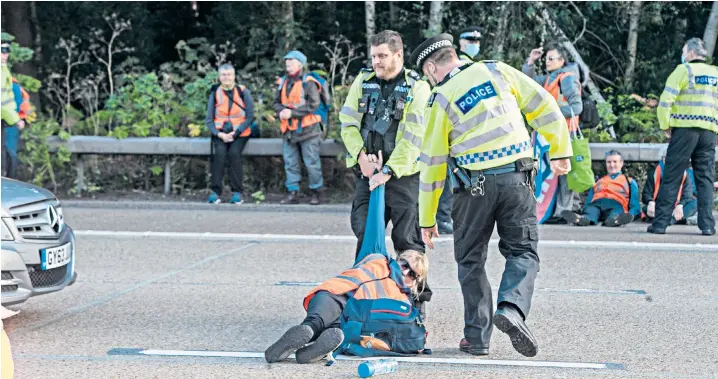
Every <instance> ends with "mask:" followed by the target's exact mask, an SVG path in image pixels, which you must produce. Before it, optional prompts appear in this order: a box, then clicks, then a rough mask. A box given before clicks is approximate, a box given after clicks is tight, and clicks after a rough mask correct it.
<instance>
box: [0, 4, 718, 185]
mask: <svg viewBox="0 0 718 379" xmlns="http://www.w3.org/2000/svg"><path fill="white" fill-rule="evenodd" d="M717 24H718V7H717V6H716V5H715V4H714V3H713V2H695V1H690V2H599V1H594V2H549V3H541V2H449V1H434V2H429V1H424V2H418V1H412V2H399V1H385V2H374V1H366V2H226V3H225V2H195V1H186V2H34V1H31V2H27V1H26V2H3V3H2V25H3V32H6V33H9V34H11V35H13V36H14V37H15V39H16V42H17V44H18V47H19V46H22V47H26V48H28V49H29V50H21V49H16V51H15V52H13V59H12V61H13V67H12V69H13V72H15V73H19V74H24V75H27V76H21V82H23V83H24V84H26V86H27V87H28V88H30V89H31V90H33V91H34V92H35V93H34V95H33V101H34V103H35V105H38V106H39V110H40V112H39V113H40V117H39V119H38V121H37V122H36V123H35V124H34V125H32V126H31V128H32V130H35V129H37V130H36V131H35V133H34V135H33V134H31V133H25V134H26V135H28V136H27V137H25V138H26V140H25V143H26V145H25V146H26V152H25V154H24V158H23V159H24V160H25V162H26V168H27V172H26V175H27V176H28V178H27V179H34V180H35V181H38V182H43V183H47V182H48V181H52V182H53V183H55V184H58V182H59V185H60V186H62V187H67V188H70V187H71V186H70V185H67V184H68V183H67V182H68V181H71V180H72V179H71V178H72V175H71V172H70V171H68V170H67V169H66V167H64V166H66V165H63V164H64V162H67V160H68V159H70V158H69V157H68V156H63V155H62V154H60V156H59V157H57V156H55V155H51V154H47V152H46V151H45V150H43V146H42V145H43V140H44V138H45V137H46V136H47V135H50V134H58V135H63V136H65V137H66V136H67V134H88V135H111V136H115V137H117V138H123V137H127V136H163V137H164V136H166V137H169V136H199V135H206V131H205V129H204V125H203V122H202V121H203V113H204V108H205V105H206V96H207V93H208V89H209V87H210V85H211V84H212V83H213V82H214V81H215V80H216V73H215V68H216V67H217V65H219V64H220V63H224V62H231V63H233V64H234V65H235V67H237V69H238V73H239V74H240V77H241V80H242V81H243V82H244V83H246V84H247V85H248V86H249V88H250V89H251V90H252V91H253V92H254V93H255V98H256V99H258V102H259V104H258V105H259V114H260V115H261V117H260V124H261V127H262V129H263V134H264V135H266V136H274V135H277V131H276V130H277V129H278V128H277V121H276V120H275V119H274V115H273V114H272V112H271V111H270V110H269V107H270V105H271V102H272V101H273V96H274V94H273V91H274V83H275V80H276V77H277V76H279V75H281V74H282V67H283V65H282V61H281V57H282V55H283V54H284V53H285V52H286V51H287V50H289V49H300V50H302V51H303V52H304V53H305V54H306V55H307V56H308V57H309V60H310V62H311V63H310V68H311V69H318V70H322V71H324V72H326V73H327V74H328V76H329V77H330V80H331V81H332V82H333V85H334V88H333V89H334V103H335V105H337V107H335V108H337V109H338V108H341V103H342V101H343V94H344V91H345V90H346V87H347V86H348V85H349V84H350V83H351V80H352V79H353V75H355V73H356V72H357V71H358V69H359V68H361V67H364V66H366V65H367V61H366V55H367V50H368V47H367V40H368V38H369V37H370V36H371V34H372V33H376V32H378V31H381V30H384V29H393V30H397V31H399V32H400V33H402V35H403V37H404V42H405V49H406V53H407V54H408V53H410V52H411V51H412V50H413V48H414V47H415V46H417V45H418V44H419V43H420V42H421V41H422V40H423V38H425V37H426V36H430V35H433V34H435V33H436V32H438V31H445V32H449V33H452V34H454V35H455V36H456V34H457V31H458V30H460V29H461V28H463V27H465V26H468V25H480V26H482V27H483V28H484V37H483V39H482V42H481V53H480V55H481V57H482V58H484V59H501V60H504V61H506V62H507V63H509V64H511V65H513V66H514V67H517V68H520V66H521V64H522V63H523V62H524V61H525V59H526V57H527V55H528V53H529V51H530V50H531V49H532V48H534V47H538V46H541V45H544V44H546V43H548V42H549V41H552V40H556V39H561V38H563V39H562V40H563V42H565V43H566V44H567V46H568V47H570V49H569V50H571V51H572V52H574V54H575V56H574V57H573V58H574V59H575V60H577V61H579V62H581V64H582V66H584V68H585V69H588V70H590V75H588V76H587V77H586V78H584V85H585V86H586V88H585V90H586V91H589V92H591V93H592V94H593V95H594V98H596V99H597V100H599V102H603V100H604V99H605V101H606V103H605V104H604V105H602V107H601V113H602V116H603V119H604V124H603V128H602V129H601V130H599V131H593V132H591V133H590V136H591V138H592V140H595V141H598V140H601V141H607V140H610V139H612V137H611V136H609V133H607V131H608V130H609V128H611V127H613V130H615V136H616V139H617V140H618V141H622V142H653V141H655V142H661V141H662V140H663V136H662V133H660V132H658V130H657V125H656V123H655V112H654V111H653V109H651V108H648V107H643V105H642V104H640V103H639V102H637V101H636V100H635V99H633V98H631V97H629V95H630V94H638V95H640V96H642V97H646V98H651V97H652V96H653V97H655V96H658V95H660V92H661V90H662V88H663V84H664V82H665V79H666V78H667V76H668V75H669V74H670V72H671V71H672V70H673V69H674V68H675V66H676V65H677V64H679V63H680V55H681V51H680V50H681V47H682V45H683V43H684V42H685V41H686V40H687V39H689V38H691V37H702V38H704V40H705V41H706V44H707V46H708V48H709V50H710V51H711V53H712V54H713V55H714V56H715V51H714V46H715V39H716V34H717V33H718V26H717ZM456 42H457V43H458V40H457V41H456ZM32 78H35V79H37V80H39V82H38V81H34V80H33V79H32ZM40 129H41V130H40ZM336 134H338V133H337V128H336V127H333V128H331V130H330V136H336ZM32 149H34V150H33V151H30V150H32ZM113 159H129V158H113ZM135 160H136V159H135ZM113 162H114V161H113ZM133 162H134V161H133ZM155 163H156V162H153V161H152V159H150V158H148V159H147V160H146V161H143V162H141V163H137V162H134V164H135V166H136V167H135V166H133V167H135V168H136V173H132V172H131V171H132V170H126V171H128V172H126V173H123V174H122V175H120V177H121V178H120V179H117V177H116V176H113V177H112V178H113V179H112V180H109V179H107V178H104V176H103V175H107V174H106V173H107V172H112V170H108V169H106V167H105V166H102V167H100V166H101V165H102V164H101V163H97V165H98V166H96V170H95V171H96V172H95V173H94V178H95V180H96V182H97V183H98V186H97V188H98V189H101V188H106V187H108V186H113V185H116V186H119V187H122V186H124V187H127V186H131V187H133V188H134V187H137V185H138V183H140V184H143V185H144V186H145V187H146V188H149V187H151V186H152V181H154V180H157V181H159V180H160V179H159V174H161V170H162V168H161V165H157V164H155ZM275 163H276V162H275ZM176 164H185V165H186V166H187V167H184V168H185V170H184V171H185V172H186V173H187V174H186V175H185V176H180V177H178V178H177V179H176V181H177V183H176V184H177V188H178V190H182V189H189V188H205V187H206V183H205V180H206V178H205V176H206V173H205V169H204V168H203V167H204V166H203V165H204V164H205V162H204V161H201V162H198V161H196V160H195V161H194V162H192V161H191V160H189V159H186V160H183V159H179V158H178V160H177V162H176ZM266 164H267V167H270V166H271V165H272V162H268V163H266ZM260 166H261V164H260ZM147 167H149V168H150V170H147ZM279 167H280V168H281V165H279ZM101 168H102V169H101ZM264 168H265V169H266V167H264ZM126 169H127V167H126ZM331 169H332V170H339V165H336V167H334V168H331ZM147 171H149V172H151V173H152V175H155V176H157V177H153V176H152V175H150V177H149V178H148V177H147V175H145V172H147ZM250 175H251V173H250ZM273 175H274V177H265V178H259V177H258V178H254V179H250V182H252V181H253V180H254V182H252V183H251V185H254V186H255V188H261V189H265V188H273V187H275V186H279V187H281V177H282V175H283V173H282V172H281V170H275V171H274V172H273ZM340 177H341V175H340ZM63 178H68V179H63ZM103 178H104V179H103ZM334 184H335V185H337V186H342V185H343V181H342V180H339V181H338V182H337V183H334Z"/></svg>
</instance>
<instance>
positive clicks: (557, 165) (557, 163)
mask: <svg viewBox="0 0 718 379" xmlns="http://www.w3.org/2000/svg"><path fill="white" fill-rule="evenodd" d="M551 172H553V174H554V175H557V176H561V175H567V174H568V173H569V172H571V160H570V159H568V158H563V159H556V160H554V161H551Z"/></svg>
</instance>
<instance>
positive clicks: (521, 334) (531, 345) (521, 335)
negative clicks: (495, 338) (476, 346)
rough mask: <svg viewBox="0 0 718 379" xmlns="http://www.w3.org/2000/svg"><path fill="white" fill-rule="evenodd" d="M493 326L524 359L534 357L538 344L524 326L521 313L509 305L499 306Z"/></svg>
mask: <svg viewBox="0 0 718 379" xmlns="http://www.w3.org/2000/svg"><path fill="white" fill-rule="evenodd" d="M494 326H496V328H497V329H499V330H500V331H502V332H504V333H506V334H508V335H509V337H510V338H511V344H512V345H513V346H514V349H516V351H518V352H519V353H521V354H522V355H524V356H526V357H535V356H536V354H537V353H538V343H537V342H536V338H534V336H533V334H531V331H530V330H529V328H528V327H527V326H526V323H525V322H524V318H523V316H521V313H519V311H518V310H517V309H516V308H514V306H513V305H511V304H506V303H502V304H499V307H498V309H497V310H496V313H495V314H494Z"/></svg>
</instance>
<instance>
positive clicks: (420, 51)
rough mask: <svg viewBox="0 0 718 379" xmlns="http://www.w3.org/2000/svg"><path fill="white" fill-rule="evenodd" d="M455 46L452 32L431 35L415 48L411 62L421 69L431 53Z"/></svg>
mask: <svg viewBox="0 0 718 379" xmlns="http://www.w3.org/2000/svg"><path fill="white" fill-rule="evenodd" d="M453 46H454V37H452V36H451V34H447V33H442V34H439V35H438V36H434V37H431V38H429V39H427V40H426V41H424V42H422V43H421V45H419V47H417V48H416V49H414V52H413V53H411V57H409V64H412V65H415V66H416V69H417V70H418V71H421V68H422V66H423V65H424V61H425V60H426V58H428V57H429V56H431V54H433V53H434V52H435V51H437V50H441V49H443V48H445V47H453Z"/></svg>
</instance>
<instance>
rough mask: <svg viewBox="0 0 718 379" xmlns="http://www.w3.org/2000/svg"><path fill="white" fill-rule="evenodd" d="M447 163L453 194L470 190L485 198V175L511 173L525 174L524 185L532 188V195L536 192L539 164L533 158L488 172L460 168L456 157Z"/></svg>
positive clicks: (449, 159)
mask: <svg viewBox="0 0 718 379" xmlns="http://www.w3.org/2000/svg"><path fill="white" fill-rule="evenodd" d="M447 163H448V168H447V175H448V176H449V183H450V185H451V189H452V192H453V193H458V192H461V191H462V190H468V191H469V192H470V193H471V196H484V194H485V193H486V190H485V188H484V182H486V176H485V175H499V174H503V173H509V172H525V173H526V181H525V182H524V184H525V185H526V186H528V187H529V188H531V190H532V193H533V192H535V182H536V175H537V164H536V162H535V161H534V160H533V159H532V158H521V159H519V160H517V161H515V162H513V163H511V164H508V165H506V166H503V167H497V168H490V169H486V170H468V169H465V168H463V167H459V165H458V164H456V159H455V158H454V157H449V158H448V161H447ZM511 166H513V170H510V169H511V168H512V167H511ZM462 187H463V188H462Z"/></svg>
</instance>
